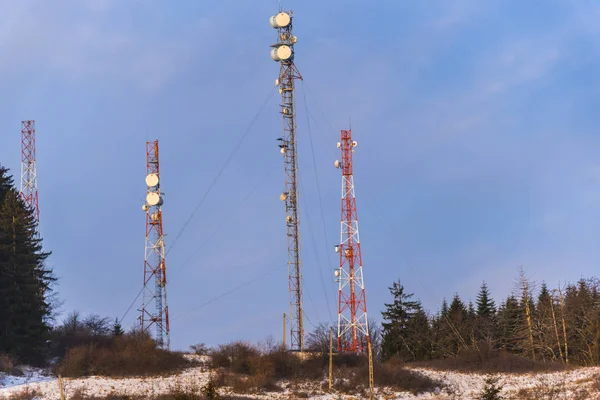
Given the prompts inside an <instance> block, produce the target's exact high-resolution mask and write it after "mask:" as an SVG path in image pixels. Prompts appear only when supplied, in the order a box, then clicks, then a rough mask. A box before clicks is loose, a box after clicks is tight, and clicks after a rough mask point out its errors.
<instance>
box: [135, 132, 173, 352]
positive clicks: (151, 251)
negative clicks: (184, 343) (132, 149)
mask: <svg viewBox="0 0 600 400" xmlns="http://www.w3.org/2000/svg"><path fill="white" fill-rule="evenodd" d="M146 186H147V187H148V192H147V194H146V201H145V202H144V205H143V206H142V210H144V211H145V212H146V242H145V252H144V289H143V300H142V301H143V303H142V309H141V317H140V318H141V327H142V330H143V331H144V332H147V331H148V330H149V329H150V328H151V327H152V326H153V325H155V329H156V337H155V340H156V341H157V343H158V344H159V346H161V347H164V348H167V349H168V348H169V346H170V333H169V307H168V305H167V269H166V264H165V243H164V236H163V218H162V204H163V193H161V191H160V162H159V158H158V140H155V141H152V142H146ZM153 301H154V303H155V307H154V311H153V310H152V304H151V303H152V302H153Z"/></svg>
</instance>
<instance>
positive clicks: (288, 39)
mask: <svg viewBox="0 0 600 400" xmlns="http://www.w3.org/2000/svg"><path fill="white" fill-rule="evenodd" d="M269 22H270V24H271V27H273V28H275V29H277V43H275V44H274V45H272V46H271V58H272V59H273V61H276V62H278V63H279V65H280V68H279V77H278V78H277V79H276V80H275V85H276V86H279V93H280V94H281V110H280V112H281V115H282V116H283V137H281V138H279V139H278V140H279V148H280V151H281V154H283V161H284V166H285V191H284V192H283V193H282V194H281V196H280V199H281V200H282V201H283V202H284V203H285V212H286V217H285V221H286V229H287V243H288V269H289V272H288V281H289V291H290V334H291V336H290V345H291V348H292V349H293V350H298V351H303V350H304V322H303V308H302V267H301V259H300V220H299V212H298V155H297V152H296V105H295V97H294V81H295V80H296V79H302V76H301V75H300V73H299V72H298V69H297V68H296V66H295V65H294V44H295V43H296V41H297V38H296V36H294V35H293V31H292V12H291V11H281V12H279V13H278V14H276V15H273V16H272V17H271V18H270V20H269Z"/></svg>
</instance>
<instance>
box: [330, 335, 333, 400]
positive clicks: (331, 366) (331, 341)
mask: <svg viewBox="0 0 600 400" xmlns="http://www.w3.org/2000/svg"><path fill="white" fill-rule="evenodd" d="M332 384H333V328H329V391H330V392H331V386H332Z"/></svg>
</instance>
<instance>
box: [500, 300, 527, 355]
mask: <svg viewBox="0 0 600 400" xmlns="http://www.w3.org/2000/svg"><path fill="white" fill-rule="evenodd" d="M525 324H526V322H525V312H524V310H523V308H522V307H521V305H520V304H519V301H518V300H517V299H516V297H515V296H513V295H510V296H508V297H507V298H506V300H505V301H504V303H502V305H501V306H500V309H499V311H498V331H497V337H498V346H499V348H501V349H503V350H506V351H509V352H517V350H518V349H519V348H520V343H521V342H522V341H523V340H525V338H526V335H524V327H525Z"/></svg>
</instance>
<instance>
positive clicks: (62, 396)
mask: <svg viewBox="0 0 600 400" xmlns="http://www.w3.org/2000/svg"><path fill="white" fill-rule="evenodd" d="M58 391H59V393H60V400H65V388H64V386H63V380H62V376H60V375H58Z"/></svg>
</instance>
